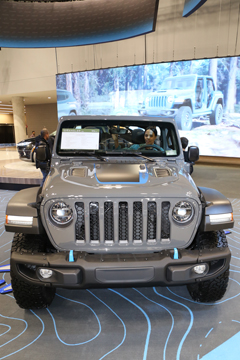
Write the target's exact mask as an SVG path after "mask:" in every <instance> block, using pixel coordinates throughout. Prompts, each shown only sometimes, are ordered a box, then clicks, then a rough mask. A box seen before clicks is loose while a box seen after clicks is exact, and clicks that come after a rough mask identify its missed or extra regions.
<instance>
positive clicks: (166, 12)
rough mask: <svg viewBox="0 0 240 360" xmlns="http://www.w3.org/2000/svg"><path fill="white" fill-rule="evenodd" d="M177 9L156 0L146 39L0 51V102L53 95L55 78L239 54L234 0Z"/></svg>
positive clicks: (175, 0)
mask: <svg viewBox="0 0 240 360" xmlns="http://www.w3.org/2000/svg"><path fill="white" fill-rule="evenodd" d="M183 6H184V0H160V2H159V11H158V19H157V27H156V31H155V33H152V34H148V35H146V36H140V37H137V38H133V39H129V40H124V41H118V42H112V43H107V44H99V45H89V46H82V47H81V46H80V47H72V48H58V49H56V50H55V49H53V48H52V49H32V50H31V49H2V50H1V51H0V97H1V95H4V94H13V95H20V94H23V93H24V92H25V93H29V92H36V91H48V90H54V89H55V87H56V84H55V75H56V73H64V72H72V71H84V70H91V69H98V68H106V67H116V66H124V65H134V64H143V63H145V62H146V63H155V62H166V61H173V60H184V59H194V58H203V57H206V58H210V57H216V56H219V57H224V56H228V55H229V56H232V55H237V56H238V55H240V29H239V8H240V4H239V0H209V1H207V2H206V3H205V4H204V5H203V6H202V7H201V8H200V9H199V10H198V11H197V12H195V13H194V14H192V15H191V16H190V17H188V18H182V11H183ZM238 34H239V35H238Z"/></svg>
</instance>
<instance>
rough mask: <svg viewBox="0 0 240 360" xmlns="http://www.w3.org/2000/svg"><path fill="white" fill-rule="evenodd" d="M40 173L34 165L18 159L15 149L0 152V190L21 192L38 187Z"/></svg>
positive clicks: (40, 179)
mask: <svg viewBox="0 0 240 360" xmlns="http://www.w3.org/2000/svg"><path fill="white" fill-rule="evenodd" d="M41 181H42V173H41V171H40V170H39V169H36V166H35V163H33V162H30V161H22V160H20V159H19V156H18V152H17V151H16V150H15V149H7V148H6V149H1V150H0V189H5V190H21V189H24V188H27V187H31V186H39V185H40V184H41Z"/></svg>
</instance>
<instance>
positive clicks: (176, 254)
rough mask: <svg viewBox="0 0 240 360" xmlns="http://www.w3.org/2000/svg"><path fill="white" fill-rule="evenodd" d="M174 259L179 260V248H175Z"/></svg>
mask: <svg viewBox="0 0 240 360" xmlns="http://www.w3.org/2000/svg"><path fill="white" fill-rule="evenodd" d="M173 259H174V260H177V259H178V249H177V248H174V254H173Z"/></svg>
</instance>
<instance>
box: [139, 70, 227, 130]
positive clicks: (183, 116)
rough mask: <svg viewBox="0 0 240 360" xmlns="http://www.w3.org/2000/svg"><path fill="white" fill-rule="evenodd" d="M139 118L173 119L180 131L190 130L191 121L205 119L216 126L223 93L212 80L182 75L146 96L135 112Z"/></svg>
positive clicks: (204, 77) (220, 117) (201, 76)
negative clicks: (158, 117)
mask: <svg viewBox="0 0 240 360" xmlns="http://www.w3.org/2000/svg"><path fill="white" fill-rule="evenodd" d="M138 112H139V114H140V115H150V116H161V117H163V116H165V117H173V118H174V119H175V120H176V123H177V126H178V129H179V130H191V128H192V119H193V118H199V117H205V118H208V119H209V120H210V124H211V125H218V124H220V123H221V121H222V117H223V93H222V92H221V91H217V90H216V87H215V84H214V81H213V78H212V77H211V76H205V75H181V76H172V77H167V78H165V79H164V81H163V83H162V85H161V88H160V90H157V91H153V92H151V93H149V94H148V95H147V97H146V99H145V101H144V103H143V105H142V107H141V109H139V110H138Z"/></svg>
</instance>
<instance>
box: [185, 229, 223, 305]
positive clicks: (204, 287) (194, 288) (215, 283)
mask: <svg viewBox="0 0 240 360" xmlns="http://www.w3.org/2000/svg"><path fill="white" fill-rule="evenodd" d="M197 242H198V245H196V247H195V248H198V249H213V248H215V247H217V248H223V247H228V243H227V239H226V235H225V234H224V232H223V231H211V232H206V233H201V234H200V235H199V238H198V241H197ZM213 265H214V264H213ZM228 279H229V268H228V269H227V270H226V271H225V272H224V273H222V274H221V275H219V276H217V277H216V278H215V279H212V280H207V281H203V282H196V283H194V284H189V285H187V288H188V291H189V294H190V295H191V297H192V299H193V300H194V301H198V302H215V301H218V300H220V299H221V298H222V297H223V295H224V294H225V292H226V290H227V286H228Z"/></svg>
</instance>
